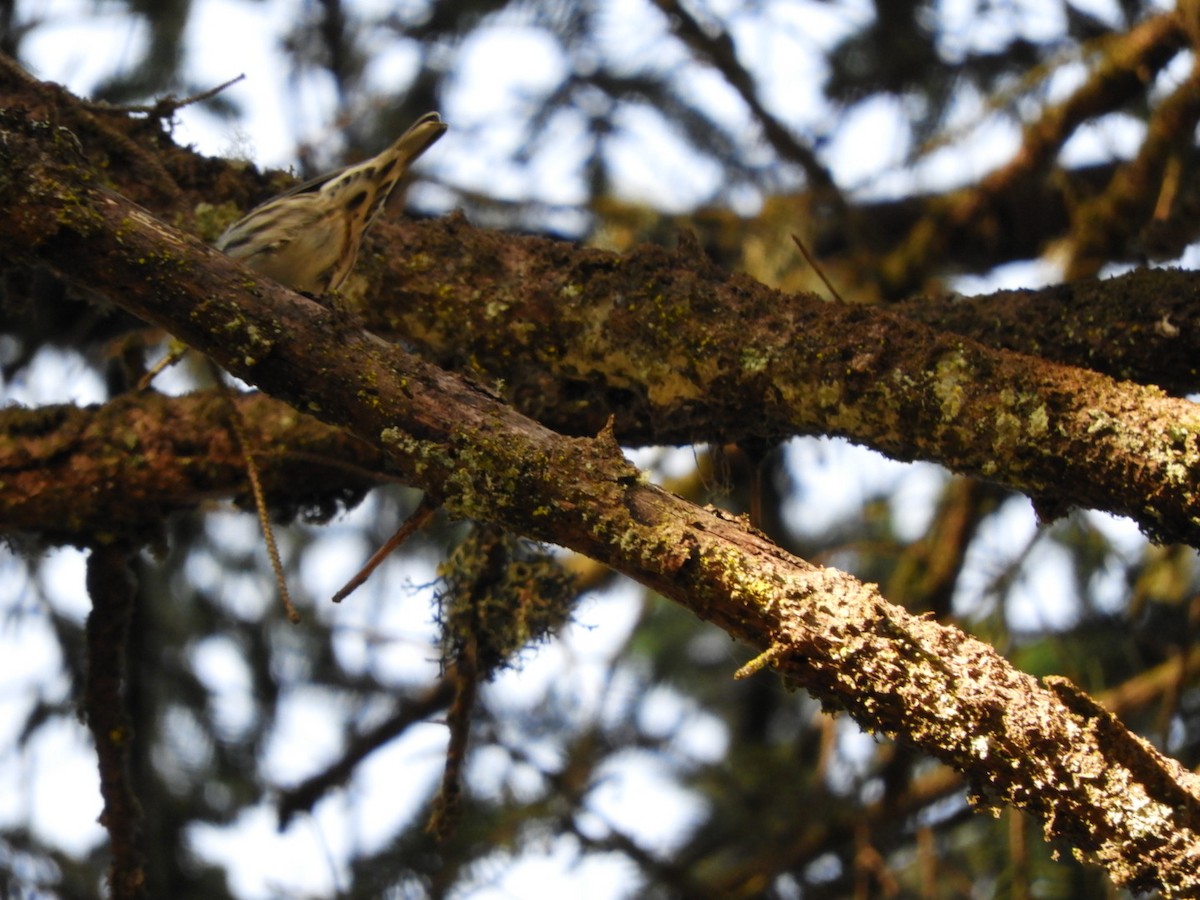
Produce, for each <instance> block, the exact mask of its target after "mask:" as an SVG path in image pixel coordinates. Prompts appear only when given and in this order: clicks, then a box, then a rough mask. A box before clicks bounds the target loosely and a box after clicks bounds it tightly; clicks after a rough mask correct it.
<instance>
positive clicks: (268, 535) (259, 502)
mask: <svg viewBox="0 0 1200 900" xmlns="http://www.w3.org/2000/svg"><path fill="white" fill-rule="evenodd" d="M208 364H209V365H210V366H211V367H212V372H213V378H214V379H215V380H216V383H217V390H219V391H220V392H221V393H222V394H223V395H224V397H225V399H226V401H228V403H229V429H230V431H231V432H232V433H233V437H234V440H236V441H237V443H238V449H240V450H241V451H242V459H244V460H245V461H246V476H247V477H248V478H249V479H250V490H251V492H252V493H253V495H254V508H255V509H256V510H257V511H258V524H259V525H260V526H261V527H262V535H263V541H264V542H265V543H266V545H267V556H269V557H270V559H271V568H272V569H274V570H275V582H276V584H278V585H279V599H280V601H281V602H282V603H283V609H284V612H285V613H287V617H288V621H289V622H291V623H292V624H293V625H298V624H299V623H300V613H299V612H297V611H296V607H295V606H294V605H292V598H291V595H290V594H289V593H288V587H287V578H285V577H284V574H283V562H282V561H281V560H280V558H279V545H278V544H276V543H275V531H274V530H273V529H272V528H271V518H270V516H268V515H267V498H266V494H265V493H264V492H263V487H262V479H261V478H259V474H258V463H256V462H255V461H254V454H253V453H251V452H250V442H249V441H248V440H247V439H246V422H245V420H244V419H243V418H242V413H241V410H239V409H238V407H237V404H236V403H234V402H233V392H232V391H230V389H229V385H227V384H226V383H225V379H224V377H223V376H222V372H221V370H220V368H219V367H218V366H217V364H216V363H215V362H213V361H212V360H211V359H210V360H209V361H208Z"/></svg>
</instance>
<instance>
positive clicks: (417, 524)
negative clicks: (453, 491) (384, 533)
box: [333, 494, 438, 603]
mask: <svg viewBox="0 0 1200 900" xmlns="http://www.w3.org/2000/svg"><path fill="white" fill-rule="evenodd" d="M437 511H438V504H437V503H435V502H434V501H432V500H430V499H429V495H428V494H426V495H425V496H424V497H422V498H421V502H420V503H418V504H417V508H416V509H414V510H413V512H412V515H410V516H409V517H408V518H407V519H405V520H404V524H403V525H401V526H400V527H399V528H397V529H396V533H395V534H393V535H392V536H391V537H390V538H388V539H387V541H386V542H385V543H384V545H383V546H382V547H380V548H379V549H378V550H376V551H375V553H374V554H373V555H372V556H371V558H370V559H368V560H367V562H366V564H365V565H364V566H363V567H362V568H361V569H359V570H358V573H357V574H356V575H355V576H354V577H353V578H351V579H350V580H349V581H347V582H346V584H345V586H344V587H342V589H341V590H339V591H338V592H337V593H336V594H334V595H333V602H334V603H341V602H342V601H343V600H345V599H346V598H347V597H349V596H350V595H351V594H352V593H354V591H356V590H358V588H359V586H360V585H362V583H363V582H365V581H366V580H367V579H368V578H370V577H371V573H372V572H374V571H375V570H376V569H378V568H379V564H380V563H382V562H383V561H384V560H385V559H387V558H388V556H390V555H391V553H392V551H394V550H395V549H396V548H397V547H399V546H400V545H401V544H403V543H404V542H405V541H407V540H408V539H409V538H410V537H412V536H413V534H414V533H415V532H416V531H418V530H419V529H421V528H424V527H425V523H426V522H428V521H429V520H430V519H431V518H433V514H434V513H435V512H437Z"/></svg>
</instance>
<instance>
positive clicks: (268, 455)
mask: <svg viewBox="0 0 1200 900" xmlns="http://www.w3.org/2000/svg"><path fill="white" fill-rule="evenodd" d="M235 402H236V403H237V404H238V407H239V410H240V414H241V416H242V418H243V420H244V421H245V422H247V423H249V425H250V428H249V433H248V435H247V436H248V437H249V438H250V440H251V442H252V452H253V453H254V454H255V456H256V458H257V459H258V461H259V464H260V468H261V469H262V472H263V482H264V489H265V491H266V493H267V496H268V500H269V502H270V504H271V507H272V509H274V510H275V511H276V512H280V513H294V512H297V511H303V512H305V513H306V514H309V515H313V516H317V517H327V516H328V515H330V514H332V513H333V512H335V511H337V509H339V508H341V507H344V506H347V505H353V504H354V503H356V502H357V500H358V499H359V498H360V497H361V496H362V495H363V494H364V493H365V492H366V490H367V489H368V488H370V487H372V486H373V485H375V484H378V483H379V482H380V481H381V480H385V479H386V478H387V476H386V474H385V472H386V469H385V463H384V458H383V455H382V454H381V453H380V452H379V451H378V450H375V449H373V448H371V447H369V446H368V445H367V444H365V443H363V442H362V441H360V440H358V439H357V438H354V437H352V436H350V435H348V434H346V433H345V432H343V431H341V430H339V429H333V428H330V427H329V426H328V425H323V424H321V423H320V422H317V421H316V420H314V419H311V418H309V417H308V416H300V415H297V414H296V411H295V410H293V409H292V408H291V407H288V406H285V405H283V404H281V403H279V402H278V401H276V400H273V399H271V398H270V397H267V396H264V395H262V394H251V395H244V396H241V397H237V398H236V401H235ZM227 404H228V400H227V399H226V398H225V397H224V396H223V395H219V394H211V393H210V394H196V395H193V396H190V397H164V396H162V395H161V394H155V393H144V394H126V395H123V396H121V397H119V398H117V399H115V400H113V401H111V402H109V403H107V404H105V405H104V406H102V407H98V408H91V409H80V408H78V407H74V406H54V407H43V408H41V409H35V410H29V409H20V408H10V409H4V410H0V483H2V484H3V490H0V534H12V533H18V532H24V533H29V534H36V535H37V536H38V539H39V540H42V541H56V542H65V543H76V544H81V545H82V544H87V543H90V542H91V541H92V540H94V538H95V536H96V535H101V534H103V535H108V536H109V537H110V538H111V537H115V536H116V535H117V534H122V535H124V536H125V538H126V539H128V540H130V541H137V540H149V541H152V542H153V541H155V540H158V539H160V538H161V533H160V530H161V528H162V523H163V521H164V519H165V518H166V517H167V516H168V515H169V514H170V513H172V512H176V511H178V510H183V509H192V508H194V507H195V506H196V504H197V503H199V502H201V501H202V500H205V499H208V498H211V497H229V496H231V495H232V496H235V497H246V496H247V491H248V490H249V489H248V487H247V484H246V462H245V459H244V458H243V457H242V454H241V452H240V450H239V448H238V446H237V443H236V442H235V441H234V439H233V435H232V434H231V433H230V432H229V428H228V426H227V422H228V418H229V411H228V407H227ZM248 502H249V501H248Z"/></svg>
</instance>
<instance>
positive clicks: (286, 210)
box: [216, 113, 447, 296]
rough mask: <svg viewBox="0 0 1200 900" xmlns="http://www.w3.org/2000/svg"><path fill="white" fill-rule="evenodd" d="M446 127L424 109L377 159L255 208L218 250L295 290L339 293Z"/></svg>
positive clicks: (225, 236) (230, 230)
mask: <svg viewBox="0 0 1200 900" xmlns="http://www.w3.org/2000/svg"><path fill="white" fill-rule="evenodd" d="M446 128H447V125H446V123H445V122H443V121H442V120H441V117H439V116H438V114H437V113H426V114H425V115H423V116H421V118H419V119H417V121H416V122H414V123H413V125H412V127H411V128H409V129H408V131H406V132H404V134H402V135H400V137H399V138H398V139H397V140H396V142H395V143H394V144H392V145H391V146H390V147H388V148H387V149H386V150H384V151H383V152H382V153H380V154H379V155H378V156H374V157H372V158H371V159H368V160H366V161H365V162H361V163H358V164H357V165H354V166H348V167H347V168H344V169H338V170H337V171H335V172H329V173H327V174H325V175H322V176H320V177H319V178H314V179H313V180H312V181H308V182H305V183H304V184H301V185H297V186H296V187H294V188H292V189H291V190H289V191H285V192H284V193H282V194H278V195H277V196H275V197H272V198H271V199H270V200H268V201H266V202H265V203H263V204H261V205H260V206H256V207H255V208H254V209H252V210H250V212H248V213H247V214H246V215H245V216H244V217H243V218H241V219H239V220H238V221H237V222H234V223H233V224H232V225H230V226H229V228H228V229H227V230H226V231H225V233H224V234H223V235H221V237H220V238H219V239H218V240H217V243H216V247H217V249H218V250H221V251H222V252H224V253H226V254H228V255H229V256H232V257H233V258H234V259H237V260H240V261H241V262H243V263H245V264H246V265H247V266H249V267H250V268H251V269H253V270H254V271H256V272H261V273H262V274H263V275H266V276H267V277H268V278H273V279H275V280H276V281H278V282H279V283H280V284H285V285H287V286H288V287H290V288H292V290H296V291H303V292H305V293H307V294H312V295H314V296H320V295H322V294H328V293H330V292H332V291H335V290H337V288H338V287H339V286H340V285H341V283H342V282H343V281H345V280H346V276H347V275H349V274H350V270H351V269H353V268H354V261H355V259H356V258H357V257H358V247H359V244H361V243H362V237H363V234H364V233H366V230H367V229H368V228H370V227H371V224H372V223H373V222H374V221H375V219H376V218H378V216H379V213H380V211H381V210H382V209H383V207H384V204H386V203H387V199H388V196H389V195H390V194H391V193H392V188H394V187H395V186H396V182H398V181H399V180H400V178H401V177H402V176H403V175H404V173H405V171H406V170H407V169H408V167H409V166H410V165H411V164H412V162H413V161H414V160H415V159H416V158H417V157H418V156H420V155H421V154H422V153H424V152H425V151H426V150H428V149H429V147H430V146H432V145H433V143H434V141H436V140H437V139H438V138H440V137H441V136H442V135H443V134H445V132H446Z"/></svg>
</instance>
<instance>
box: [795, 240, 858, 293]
mask: <svg viewBox="0 0 1200 900" xmlns="http://www.w3.org/2000/svg"><path fill="white" fill-rule="evenodd" d="M792 242H793V243H794V244H795V245H796V248H797V249H798V250H799V251H800V255H801V256H803V257H804V261H805V262H806V263H808V264H809V265H810V266H812V268H813V271H814V272H816V273H817V277H818V278H820V279H821V283H822V284H824V285H825V289H826V290H827V291H829V293H830V294H831V295H832V296H833V299H834V300H836V301H837V302H838V303H845V302H846V301H845V300H843V299H842V295H841V294H839V293H838V291H837V288H835V287H834V286H833V282H831V281H830V280H829V279H828V278H826V277H825V270H824V269H822V268H821V264H820V263H818V262H817V261H816V259H814V258H813V255H812V254H811V253H809V252H808V248H807V247H805V246H804V242H803V241H802V240H800V238H798V237H796V235H794V234H793V235H792Z"/></svg>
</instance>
